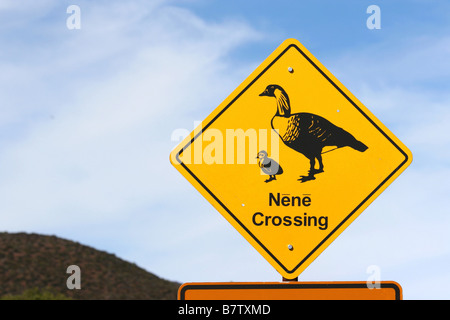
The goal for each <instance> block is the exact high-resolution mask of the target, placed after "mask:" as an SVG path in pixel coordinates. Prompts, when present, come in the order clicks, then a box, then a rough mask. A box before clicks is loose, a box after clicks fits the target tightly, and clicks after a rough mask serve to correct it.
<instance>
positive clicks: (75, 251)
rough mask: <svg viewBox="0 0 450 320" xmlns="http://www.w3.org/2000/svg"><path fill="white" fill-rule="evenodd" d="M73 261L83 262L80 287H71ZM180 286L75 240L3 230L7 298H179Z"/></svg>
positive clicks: (1, 280)
mask: <svg viewBox="0 0 450 320" xmlns="http://www.w3.org/2000/svg"><path fill="white" fill-rule="evenodd" d="M70 265H77V266H79V267H80V270H81V289H80V290H77V289H73V290H69V289H68V288H67V285H66V281H67V279H68V277H70V274H68V273H66V271H67V267H68V266H70ZM179 286H180V284H179V283H176V282H171V281H167V280H164V279H161V278H159V277H157V276H156V275H154V274H152V273H150V272H148V271H146V270H144V269H142V268H140V267H138V266H136V265H135V264H133V263H129V262H126V261H124V260H122V259H120V258H118V257H116V256H115V255H113V254H109V253H106V252H103V251H99V250H96V249H94V248H91V247H88V246H84V245H81V244H79V243H77V242H73V241H69V240H65V239H61V238H58V237H55V236H45V235H39V234H26V233H5V232H3V233H0V297H2V298H3V299H5V298H9V299H11V298H12V299H15V298H25V299H26V298H28V297H30V299H33V297H36V296H39V297H41V298H42V297H43V299H47V298H48V299H52V298H53V299H63V298H64V297H67V298H70V299H83V300H93V299H96V300H100V299H112V300H121V299H144V300H150V299H152V300H153V299H158V300H162V299H176V294H177V290H178V287H179Z"/></svg>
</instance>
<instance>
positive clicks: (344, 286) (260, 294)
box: [178, 281, 403, 300]
mask: <svg viewBox="0 0 450 320" xmlns="http://www.w3.org/2000/svg"><path fill="white" fill-rule="evenodd" d="M378 285H379V286H378V287H376V288H369V287H368V286H367V283H366V282H293V283H281V282H253V283H252V282H229V283H225V282H220V283H185V284H183V285H182V286H181V287H180V288H179V290H178V300H402V298H403V297H402V287H401V286H400V285H399V284H398V283H396V282H393V281H381V282H380V283H378Z"/></svg>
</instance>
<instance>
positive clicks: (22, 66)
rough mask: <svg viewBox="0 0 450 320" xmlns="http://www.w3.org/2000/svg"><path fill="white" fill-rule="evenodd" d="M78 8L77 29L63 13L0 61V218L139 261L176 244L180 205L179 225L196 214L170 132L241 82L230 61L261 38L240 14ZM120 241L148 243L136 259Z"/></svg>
mask: <svg viewBox="0 0 450 320" xmlns="http://www.w3.org/2000/svg"><path fill="white" fill-rule="evenodd" d="M80 8H81V14H82V28H81V29H80V30H68V29H66V28H65V23H61V21H64V20H62V19H64V18H65V17H66V13H65V10H63V11H61V13H60V14H61V17H59V18H61V19H56V18H55V17H53V16H52V18H53V21H54V22H53V23H52V25H51V27H48V26H46V27H45V28H44V29H42V30H41V31H42V32H43V33H45V34H41V35H40V37H41V40H40V41H39V42H38V43H33V42H31V43H29V42H24V43H19V44H16V45H17V46H18V47H17V48H15V49H16V50H13V49H11V50H10V55H9V56H6V55H5V56H4V57H3V58H2V60H1V62H0V64H1V65H2V66H5V67H6V69H3V70H7V72H6V74H5V73H4V74H3V77H2V78H1V79H0V81H1V82H2V83H10V85H9V87H7V88H9V89H10V90H11V91H8V90H7V88H4V89H3V90H1V93H0V94H1V95H2V96H3V97H4V99H2V100H3V105H4V106H8V107H7V108H4V109H3V110H2V114H3V115H4V116H5V117H4V118H3V119H4V120H3V121H2V127H3V128H2V129H1V132H2V134H3V137H2V141H4V144H2V149H1V153H0V164H1V166H0V175H1V177H2V179H1V182H0V199H1V200H0V203H1V212H2V214H1V216H0V222H1V224H2V228H3V229H4V230H7V231H22V230H25V231H29V232H44V233H53V234H57V235H60V236H64V237H67V238H71V239H73V240H76V241H80V242H82V243H86V244H89V245H92V246H94V247H96V248H99V249H103V250H105V249H106V250H108V251H115V252H117V251H118V254H119V255H121V256H126V257H128V258H130V260H132V261H135V262H137V263H138V264H140V265H141V263H139V262H140V261H138V260H139V259H138V257H137V256H142V255H143V256H147V255H150V256H152V252H157V251H159V250H161V248H165V249H166V250H169V249H168V248H167V245H169V244H171V247H170V250H176V248H174V246H173V240H171V238H168V237H170V233H171V231H170V230H172V228H173V230H177V231H180V232H181V230H180V229H179V226H177V224H176V222H174V221H175V219H176V217H178V218H180V215H181V214H180V213H177V212H180V211H181V210H183V211H184V213H185V215H184V216H183V217H182V219H180V220H181V221H187V220H194V221H195V219H196V213H195V212H194V211H195V210H196V207H195V206H192V207H190V205H191V202H192V201H191V200H190V198H191V197H192V195H191V194H196V191H195V190H192V188H191V187H190V186H187V183H184V178H182V177H181V176H179V175H178V174H177V173H176V170H175V169H173V168H172V167H171V165H170V163H169V153H170V151H171V149H172V148H173V147H174V145H175V143H176V142H174V141H171V140H170V137H171V132H172V131H173V130H174V129H176V128H179V127H181V126H185V127H187V129H191V128H190V126H192V125H193V122H194V120H199V118H194V116H193V115H197V116H199V117H204V116H205V115H206V114H207V113H208V112H209V111H210V110H211V108H213V107H215V105H214V104H218V102H219V101H218V100H217V99H218V97H219V99H220V97H222V98H224V97H225V96H226V94H227V93H228V92H230V91H231V89H232V88H233V87H234V86H236V85H237V82H238V81H239V70H237V71H236V70H234V71H231V72H229V69H228V67H229V66H228V65H227V64H226V62H225V61H224V59H223V58H224V57H226V56H227V54H229V53H230V51H231V50H233V49H234V48H236V47H238V46H239V45H241V44H243V43H246V42H248V41H254V40H255V39H259V38H260V35H259V34H258V32H256V31H255V30H253V29H252V28H251V27H250V26H249V25H247V24H245V23H244V22H237V21H223V22H217V23H207V22H205V21H203V20H202V19H200V18H199V17H197V16H195V15H194V14H193V13H191V12H190V11H188V10H186V9H182V8H178V7H175V6H164V5H155V6H150V7H149V6H148V2H142V1H131V2H130V1H129V2H127V3H126V4H125V3H123V2H120V1H115V2H108V3H107V4H105V6H102V5H96V4H93V3H91V2H85V3H84V4H83V3H82V4H80ZM22 9H23V10H27V8H26V7H23V8H22ZM42 10H44V11H47V8H44V9H42ZM38 14H39V12H38ZM41 14H43V13H41ZM53 14H54V13H53ZM30 27H31V26H30ZM33 28H34V30H35V31H34V32H36V28H37V29H38V30H39V25H35V26H33ZM19 29H20V32H24V31H23V30H27V28H26V27H25V26H20V28H19ZM18 36H20V35H18ZM1 42H3V43H4V44H8V45H11V41H10V39H6V38H3V39H2V38H0V43H1ZM14 51H20V52H21V54H20V56H16V57H14ZM11 81H12V83H13V84H15V85H17V87H15V86H13V85H11ZM212 104H213V105H212ZM5 135H8V136H10V137H13V138H10V139H7V138H5ZM180 181H183V183H184V184H180ZM183 192H189V194H184V195H183ZM178 199H179V200H178ZM174 200H175V201H176V202H175V203H174ZM167 208H170V210H169V209H167ZM197 208H198V207H197ZM172 210H173V211H172ZM189 215H192V218H189ZM136 221H139V222H142V223H138V222H136ZM168 221H169V222H170V221H171V223H170V225H167V223H169V222H168ZM209 227H210V224H209V222H208V221H206V222H201V221H200V223H199V225H198V226H193V228H195V231H193V233H192V232H191V233H190V234H187V235H179V236H178V237H177V238H176V239H179V242H187V243H189V241H193V240H190V238H191V237H193V238H194V240H195V238H196V236H195V233H200V234H201V233H202V232H207V231H205V230H207V229H208V228H209ZM202 230H203V231H202ZM186 238H187V239H186ZM119 239H120V240H119ZM158 241H161V243H159V242H158ZM177 242H178V241H177ZM120 243H122V245H121V244H120ZM123 243H129V244H130V245H137V246H139V248H142V247H141V246H140V245H142V244H148V246H146V248H145V247H144V248H143V249H145V250H148V251H147V252H144V253H142V252H140V253H136V252H135V253H136V254H137V256H134V257H133V256H130V255H128V254H127V252H129V251H130V252H133V251H134V249H133V248H131V247H130V246H128V247H127V246H123ZM164 243H166V245H164ZM115 246H117V247H115ZM116 248H118V249H117V250H116ZM153 257H154V260H152V259H149V260H150V261H146V263H148V265H145V266H144V267H147V269H149V270H150V271H152V272H156V273H158V271H160V272H161V273H160V274H161V275H162V276H164V275H165V272H164V270H154V269H153V268H152V264H158V263H159V264H161V265H164V263H161V262H160V261H158V258H157V255H153ZM171 278H176V276H175V275H171Z"/></svg>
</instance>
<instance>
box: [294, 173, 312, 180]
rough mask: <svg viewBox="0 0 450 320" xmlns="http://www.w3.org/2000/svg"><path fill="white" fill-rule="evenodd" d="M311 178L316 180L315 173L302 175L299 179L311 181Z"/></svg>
mask: <svg viewBox="0 0 450 320" xmlns="http://www.w3.org/2000/svg"><path fill="white" fill-rule="evenodd" d="M310 180H316V177H314V174H311V173H310V174H309V175H307V176H300V179H297V181H300V182H306V181H310Z"/></svg>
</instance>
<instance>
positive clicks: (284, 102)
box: [274, 89, 291, 117]
mask: <svg viewBox="0 0 450 320" xmlns="http://www.w3.org/2000/svg"><path fill="white" fill-rule="evenodd" d="M274 95H275V98H276V99H277V114H276V115H277V116H280V117H290V116H291V105H290V103H289V97H288V95H287V93H286V92H284V91H281V90H279V89H275V91H274Z"/></svg>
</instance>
